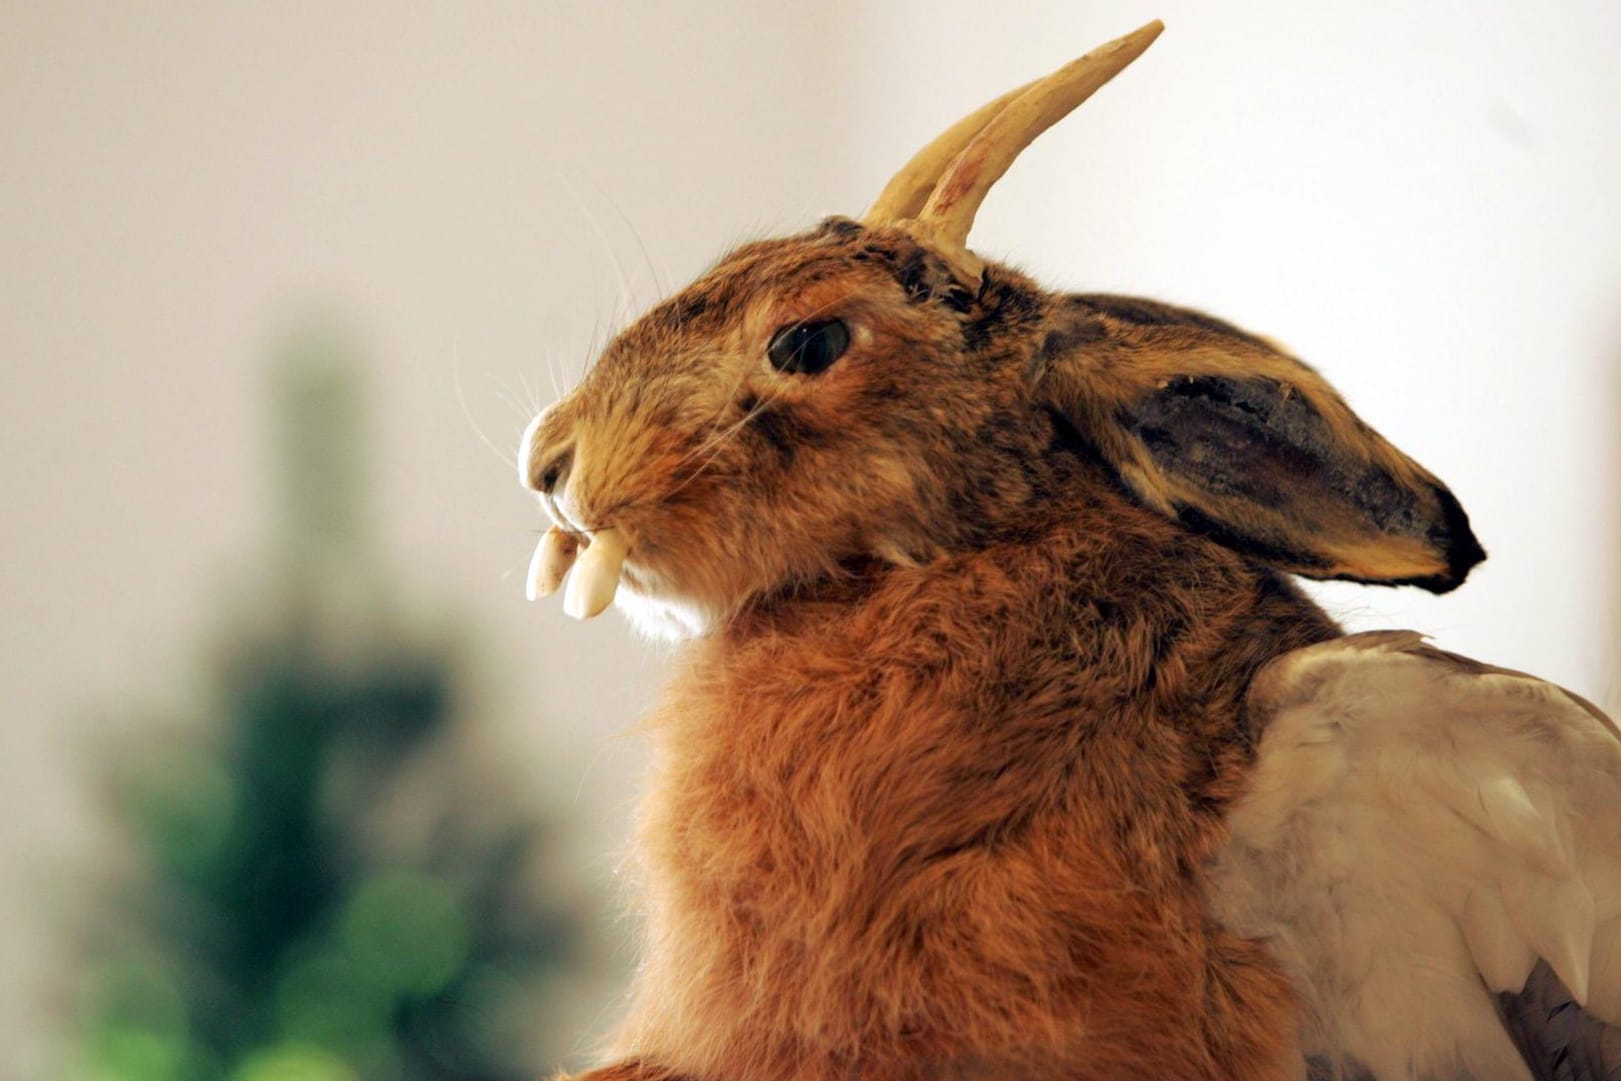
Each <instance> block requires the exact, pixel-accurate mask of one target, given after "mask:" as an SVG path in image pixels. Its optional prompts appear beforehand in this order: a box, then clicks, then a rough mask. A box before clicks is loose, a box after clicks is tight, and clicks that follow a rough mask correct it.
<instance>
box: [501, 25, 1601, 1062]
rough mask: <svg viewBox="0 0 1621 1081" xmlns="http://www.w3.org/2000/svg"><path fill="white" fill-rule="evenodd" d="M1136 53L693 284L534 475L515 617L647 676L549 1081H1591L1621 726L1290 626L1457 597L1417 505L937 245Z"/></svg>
mask: <svg viewBox="0 0 1621 1081" xmlns="http://www.w3.org/2000/svg"><path fill="white" fill-rule="evenodd" d="M1159 30H1160V26H1159V24H1158V23H1153V24H1150V25H1149V26H1146V27H1144V28H1143V29H1141V30H1138V31H1137V32H1135V33H1133V34H1131V35H1128V36H1127V37H1124V38H1121V39H1120V40H1118V41H1116V42H1112V43H1110V44H1108V45H1105V46H1103V47H1102V48H1100V49H1098V50H1096V51H1095V52H1093V53H1091V54H1089V55H1087V56H1085V57H1083V58H1082V59H1080V60H1078V61H1076V62H1074V63H1073V64H1070V65H1069V66H1067V67H1065V68H1063V69H1061V70H1059V71H1058V72H1056V73H1054V74H1053V75H1051V76H1049V77H1047V78H1045V79H1041V80H1038V81H1036V82H1034V83H1031V84H1029V85H1028V86H1026V87H1023V88H1020V89H1019V90H1016V91H1014V92H1012V93H1010V94H1008V95H1006V96H1005V97H1002V98H999V99H998V100H996V101H994V102H992V103H990V104H989V105H987V106H986V107H985V108H983V109H981V110H980V111H978V112H976V113H974V114H973V115H971V116H969V117H968V118H966V119H965V120H963V121H961V122H960V123H958V124H956V125H955V126H953V127H951V128H950V129H948V130H947V131H946V132H945V133H944V134H943V135H941V136H940V137H939V138H938V139H936V140H935V141H934V142H933V143H931V144H930V145H929V146H927V147H926V148H924V149H923V150H922V151H921V152H920V153H919V154H918V155H917V156H916V157H915V158H913V159H912V161H911V162H910V163H908V164H907V165H906V167H905V168H904V169H902V171H901V172H900V173H899V175H897V176H896V177H895V178H894V179H893V180H892V181H891V182H890V184H889V186H888V187H887V188H885V189H884V191H883V193H882V194H881V195H879V197H878V199H877V201H876V202H875V203H874V204H873V205H872V207H871V208H870V209H869V210H868V211H867V212H866V214H865V216H864V217H863V218H861V219H860V220H859V221H858V220H852V219H847V218H831V219H829V220H827V221H825V222H823V223H822V224H821V225H819V226H818V227H816V228H814V229H812V230H811V231H809V232H807V233H804V234H802V235H798V236H791V237H786V238H783V239H779V240H768V241H763V242H759V243H752V244H748V245H746V246H744V247H741V248H739V249H737V250H735V251H733V252H732V253H731V254H729V255H727V256H725V257H724V258H723V259H721V261H720V262H719V263H717V264H716V265H715V266H714V267H713V268H712V269H711V270H709V271H708V272H707V273H706V274H704V275H703V276H702V277H701V278H700V279H699V280H698V281H696V282H694V283H693V284H692V285H690V286H688V287H687V288H686V289H684V290H682V291H681V292H680V293H678V294H676V295H675V296H674V297H672V298H671V299H669V300H666V301H665V302H663V303H662V304H660V305H659V306H658V307H656V308H654V309H653V310H652V311H650V312H649V313H647V314H646V315H645V316H643V317H642V318H641V319H640V320H638V321H637V322H636V323H635V324H634V325H632V326H631V327H630V328H629V329H627V330H625V331H624V332H623V333H622V334H620V335H619V337H618V338H617V339H616V340H615V341H613V342H612V343H611V344H610V345H609V346H608V348H607V349H606V350H605V351H604V352H603V354H602V356H601V358H600V359H599V361H598V362H597V364H596V365H595V367H594V368H593V369H592V370H591V371H590V372H589V374H588V375H587V376H586V377H585V379H584V380H583V381H582V383H581V384H580V386H579V387H578V389H576V390H574V391H573V392H572V393H571V394H569V395H568V396H567V397H565V398H564V399H563V400H562V401H560V402H558V403H557V404H556V405H555V406H553V407H552V408H550V409H549V410H547V411H546V412H544V413H543V414H542V415H541V416H539V417H537V418H536V419H535V421H534V423H533V424H532V425H531V426H530V428H529V430H528V432H527V433H526V434H525V437H524V441H523V444H522V447H521V451H520V455H519V457H520V468H521V472H522V477H523V481H524V483H525V484H526V485H527V486H529V487H530V488H532V489H533V490H534V491H535V492H537V493H538V494H539V497H540V499H541V501H542V502H543V503H544V504H545V506H546V509H547V511H548V512H549V513H550V515H551V517H552V519H553V521H554V523H555V525H554V527H553V528H552V529H551V530H549V531H548V532H547V533H546V535H545V536H544V538H543V539H542V541H541V542H540V545H539V546H538V548H537V550H536V553H535V558H534V562H533V564H532V567H531V571H530V591H531V594H532V595H539V594H545V593H549V592H551V591H553V590H556V589H557V588H559V587H560V586H561V585H562V583H563V580H564V577H565V575H569V578H568V585H567V589H566V591H565V601H564V603H565V608H566V609H567V610H568V611H569V612H570V613H571V614H573V615H576V616H580V617H588V616H592V615H595V614H596V613H598V612H599V611H601V610H603V609H604V608H605V607H606V606H607V605H608V604H610V603H611V602H613V601H614V600H615V598H617V601H618V603H619V605H620V606H621V607H622V608H623V609H624V610H625V611H626V613H627V614H628V615H629V616H630V618H631V619H632V620H634V621H635V622H637V623H638V624H640V625H642V626H643V627H645V628H647V629H649V630H650V631H652V632H654V633H659V634H663V635H666V636H670V637H677V638H684V639H686V642H685V644H684V645H683V646H682V647H681V650H682V652H681V653H680V656H679V660H678V663H677V668H676V674H675V676H674V679H673V681H672V683H671V685H670V686H669V688H668V690H667V692H666V693H665V695H664V696H663V699H662V702H661V704H660V705H659V706H658V707H657V709H656V712H655V714H654V717H653V724H652V725H651V728H652V732H653V737H652V738H653V739H654V740H655V741H656V749H655V767H654V770H653V776H652V784H651V788H650V790H649V792H648V793H647V796H646V799H645V802H644V804H643V806H642V811H641V817H640V826H639V835H638V848H637V853H638V864H639V868H640V879H639V882H638V885H639V888H640V890H641V898H642V901H643V902H644V904H645V919H646V928H645V929H646V935H645V943H644V947H643V949H644V954H643V959H642V964H641V967H640V970H639V972H638V973H637V976H636V981H635V987H634V990H633V997H632V1001H631V1004H630V1008H629V1016H628V1019H627V1020H626V1021H625V1023H624V1025H623V1027H622V1029H621V1031H620V1032H619V1035H618V1037H617V1046H616V1048H615V1050H614V1054H613V1057H612V1058H611V1059H610V1060H609V1061H610V1064H609V1065H605V1066H603V1067H601V1068H599V1069H596V1070H592V1071H590V1072H589V1073H587V1074H585V1075H584V1076H585V1077H587V1078H591V1079H593V1081H609V1079H623V1081H633V1079H647V1081H663V1079H672V1081H673V1079H685V1081H789V1079H795V1081H798V1079H803V1081H853V1079H862V1081H867V1079H871V1081H937V1079H958V1081H973V1079H980V1078H984V1079H1020V1078H1030V1079H1037V1078H1040V1079H1066V1081H1083V1079H1108V1081H1118V1079H1128V1078H1129V1079H1137V1078H1178V1079H1186V1078H1243V1079H1271V1078H1302V1077H1305V1076H1307V1075H1308V1071H1309V1072H1310V1073H1311V1074H1312V1075H1313V1076H1322V1077H1330V1076H1334V1077H1338V1076H1343V1077H1361V1076H1372V1077H1376V1078H1379V1079H1381V1081H1395V1079H1400V1078H1437V1079H1452V1078H1463V1077H1469V1078H1477V1079H1497V1078H1528V1077H1532V1076H1536V1077H1560V1078H1563V1077H1581V1078H1598V1077H1606V1078H1608V1077H1618V1076H1621V1035H1618V1030H1616V1029H1612V1028H1610V1027H1609V1026H1608V1025H1607V1024H1606V1022H1608V1023H1612V1024H1613V1023H1618V1022H1621V815H1618V811H1621V739H1618V737H1617V732H1616V729H1615V727H1614V725H1613V724H1612V723H1611V722H1610V721H1609V720H1607V719H1606V718H1605V717H1604V716H1603V715H1602V714H1600V713H1599V712H1598V711H1597V710H1596V709H1594V708H1593V707H1592V706H1590V705H1588V704H1587V703H1585V702H1583V701H1581V700H1580V699H1578V698H1576V697H1574V696H1573V695H1570V694H1567V693H1565V692H1564V691H1561V690H1559V689H1558V688H1556V687H1553V686H1551V685H1549V684H1547V683H1543V682H1540V681H1538V680H1535V679H1533V678H1531V677H1528V676H1523V675H1519V674H1516V673H1512V672H1507V671H1502V670H1499V669H1495V668H1490V667H1488V666H1485V665H1482V664H1477V663H1475V662H1473V661H1470V660H1466V659H1464V658H1461V657H1457V656H1454V655H1451V654H1448V653H1443V652H1441V651H1440V650H1438V649H1435V648H1432V647H1430V646H1428V645H1426V644H1425V643H1424V642H1423V641H1421V640H1420V638H1419V636H1418V635H1416V634H1413V633H1407V632H1389V633H1374V634H1357V635H1350V636H1345V635H1343V634H1342V633H1341V631H1340V630H1339V629H1338V628H1337V627H1336V626H1335V624H1334V623H1333V622H1332V621H1331V620H1330V619H1328V618H1327V617H1326V616H1325V615H1324V614H1323V613H1322V612H1321V611H1320V610H1319V609H1318V608H1317V607H1315V606H1314V605H1313V603H1312V602H1311V601H1310V600H1308V599H1307V598H1306V597H1305V596H1304V595H1303V594H1302V593H1301V592H1300V591H1299V590H1298V589H1297V587H1296V586H1295V585H1294V584H1293V582H1292V580H1291V578H1290V577H1289V576H1290V575H1291V574H1300V575H1306V576H1309V577H1313V578H1349V579H1354V580H1357V581H1363V582H1370V583H1381V584H1389V585H1396V584H1406V585H1417V586H1421V587H1423V588H1425V589H1429V590H1434V591H1437V592H1441V591H1445V590H1450V589H1452V588H1453V587H1455V586H1457V585H1458V584H1459V583H1460V582H1462V581H1463V578H1464V576H1465V575H1466V574H1467V573H1468V572H1469V570H1470V568H1471V567H1473V566H1474V565H1475V564H1476V563H1478V562H1479V561H1480V560H1481V559H1482V558H1483V557H1484V553H1483V552H1482V550H1481V548H1480V546H1479V545H1478V544H1477V542H1476V540H1475V538H1474V536H1473V535H1472V534H1471V532H1470V529H1469V523H1468V519H1467V517H1466V516H1465V514H1464V512H1463V510H1462V508H1461V507H1460V506H1459V505H1458V502H1457V500H1456V499H1455V498H1454V497H1453V495H1452V493H1451V492H1449V491H1448V490H1447V488H1446V487H1445V486H1444V485H1443V484H1442V483H1441V482H1440V481H1439V480H1437V479H1436V478H1435V477H1434V476H1433V475H1431V474H1430V473H1429V472H1428V471H1426V470H1425V469H1424V468H1423V467H1422V466H1420V465H1418V464H1417V463H1416V462H1414V461H1412V460H1411V459H1409V458H1408V457H1406V456H1405V455H1403V454H1402V453H1401V452H1400V451H1398V450H1396V449H1395V448H1394V447H1393V446H1391V445H1390V444H1389V443H1387V442H1386V441H1385V440H1384V439H1383V438H1382V437H1381V436H1379V435H1378V434H1377V433H1376V432H1374V431H1373V430H1372V429H1370V428H1369V427H1368V426H1367V425H1366V424H1364V423H1363V422H1362V421H1361V420H1360V419H1358V418H1357V416H1356V415H1355V414H1354V413H1352V412H1351V411H1350V409H1349V408H1348V407H1347V406H1346V404H1345V403H1344V402H1343V401H1342V400H1341V399H1340V397H1339V396H1338V395H1337V394H1336V393H1335V392H1334V390H1333V389H1332V388H1331V387H1330V386H1329V385H1328V384H1327V383H1326V382H1325V381H1324V380H1323V379H1322V377H1321V376H1319V375H1318V374H1317V373H1316V372H1314V371H1313V370H1312V369H1310V368H1308V367H1306V366H1305V365H1304V364H1302V363H1301V362H1300V361H1298V360H1296V359H1295V358H1294V357H1292V356H1289V355H1288V354H1287V353H1285V352H1282V351H1281V350H1280V349H1279V348H1278V347H1276V346H1274V345H1272V344H1271V343H1269V342H1268V341H1266V340H1265V339H1263V338H1259V337H1256V336H1255V335H1253V334H1250V333H1247V332H1245V331H1242V330H1239V329H1237V328H1236V327H1233V326H1231V325H1229V324H1227V323H1225V322H1222V321H1221V320H1219V319H1214V318H1211V317H1210V316H1207V315H1202V314H1200V313H1198V312H1194V311H1188V310H1185V309H1181V308H1173V307H1169V306H1166V305H1164V304H1158V303H1154V302H1152V301H1146V300H1136V299H1131V298H1126V297H1118V296H1104V295H1091V294H1081V295H1073V294H1061V293H1050V292H1047V291H1046V290H1044V289H1042V288H1041V287H1040V286H1038V285H1037V284H1036V283H1035V282H1033V281H1031V280H1030V279H1028V278H1026V277H1025V276H1023V275H1021V274H1019V273H1018V272H1016V271H1014V270H1011V269H1009V268H1007V267H1004V266H1001V265H998V264H995V263H987V262H985V261H983V260H981V259H980V258H978V257H976V256H975V255H974V254H973V253H972V252H971V251H969V250H968V248H967V246H966V242H967V238H968V232H969V227H970V225H971V224H972V221H973V217H974V213H975V211H976V209H977V208H978V206H979V204H980V201H981V200H982V199H983V198H984V196H985V194H986V192H987V190H988V189H989V188H990V187H991V185H992V184H994V183H995V181H996V180H997V179H998V178H999V177H1000V176H1001V175H1002V174H1003V173H1004V171H1005V170H1006V169H1007V168H1008V166H1009V165H1010V164H1011V163H1012V161H1013V159H1014V157H1015V156H1016V155H1017V154H1018V153H1019V152H1020V150H1022V149H1023V148H1024V147H1025V146H1026V145H1027V144H1029V142H1030V141H1031V140H1032V139H1034V138H1035V137H1036V136H1037V135H1039V134H1040V133H1041V132H1042V131H1043V130H1045V129H1046V128H1047V127H1048V126H1050V125H1051V124H1053V123H1055V122H1056V121H1057V120H1059V119H1060V118H1061V117H1063V116H1064V115H1065V114H1066V113H1068V112H1069V111H1070V110H1071V109H1073V108H1074V107H1075V106H1076V105H1078V104H1079V103H1080V102H1081V101H1082V100H1083V99H1085V98H1086V97H1087V96H1088V95H1090V94H1091V93H1092V92H1093V91H1095V90H1096V89H1098V88H1099V87H1100V86H1102V85H1103V83H1104V82H1106V81H1107V80H1108V79H1109V78H1110V77H1112V76H1113V75H1115V74H1116V73H1117V72H1119V71H1120V70H1121V69H1122V68H1124V67H1125V66H1126V65H1127V64H1128V63H1129V62H1130V61H1131V60H1133V59H1135V58H1136V57H1137V56H1138V55H1139V54H1140V53H1141V52H1142V51H1143V50H1144V49H1145V48H1147V46H1148V45H1149V43H1150V42H1151V41H1152V40H1153V39H1154V37H1155V36H1156V35H1157V34H1158V33H1159ZM1528 1064H1529V1065H1528Z"/></svg>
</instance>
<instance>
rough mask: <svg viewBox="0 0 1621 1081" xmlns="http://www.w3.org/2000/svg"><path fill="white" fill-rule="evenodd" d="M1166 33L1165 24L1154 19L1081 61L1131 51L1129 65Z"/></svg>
mask: <svg viewBox="0 0 1621 1081" xmlns="http://www.w3.org/2000/svg"><path fill="white" fill-rule="evenodd" d="M1164 31H1165V24H1164V23H1162V22H1160V21H1159V20H1158V19H1154V20H1153V21H1151V22H1146V23H1143V25H1141V26H1139V27H1138V28H1137V29H1135V30H1133V31H1132V32H1131V33H1129V34H1123V35H1121V36H1120V37H1117V38H1115V39H1114V40H1113V41H1110V42H1105V43H1104V44H1102V45H1099V46H1098V47H1097V48H1096V49H1093V50H1092V51H1091V52H1089V53H1087V54H1086V55H1085V56H1083V57H1081V59H1082V60H1095V59H1098V58H1100V57H1104V56H1112V55H1113V54H1115V53H1119V52H1128V51H1129V52H1130V53H1131V56H1130V58H1129V59H1128V63H1129V62H1130V60H1135V59H1136V58H1137V57H1139V56H1141V55H1142V54H1143V51H1144V50H1146V49H1147V48H1148V47H1149V46H1150V45H1152V44H1154V40H1155V39H1156V38H1158V37H1159V36H1160V34H1162V33H1164Z"/></svg>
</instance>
